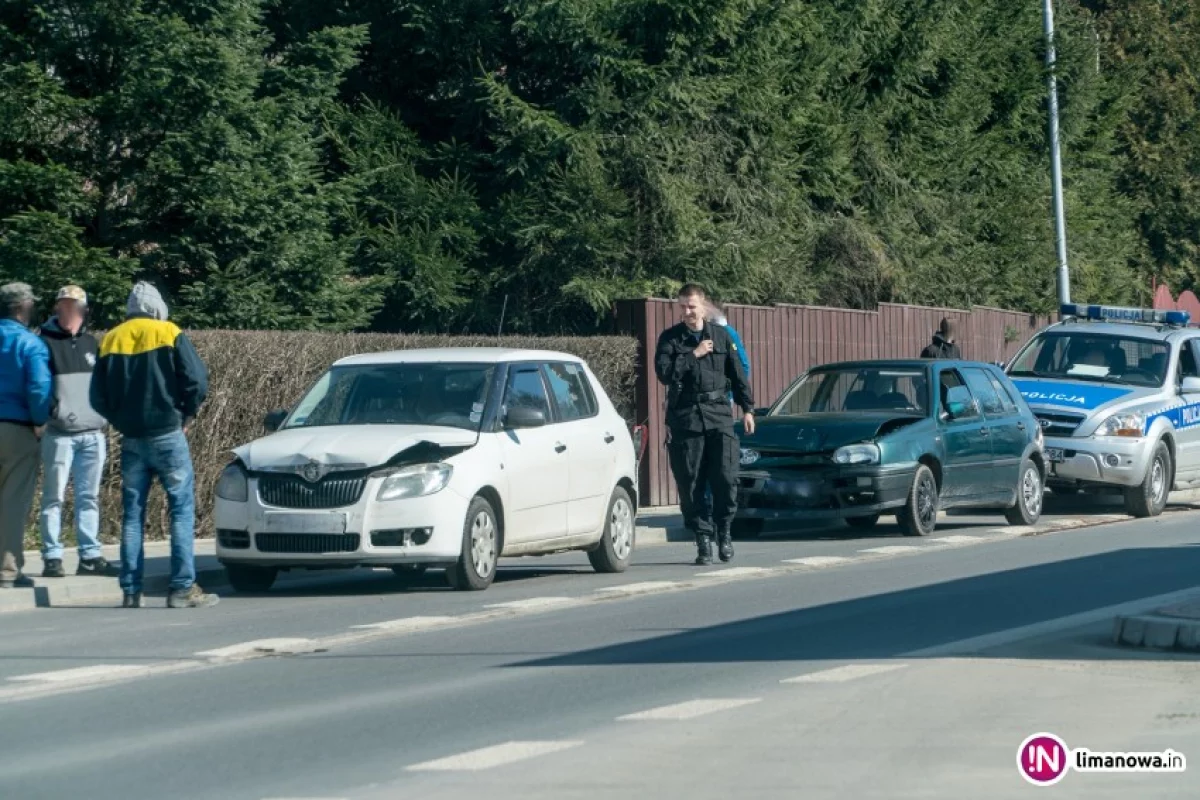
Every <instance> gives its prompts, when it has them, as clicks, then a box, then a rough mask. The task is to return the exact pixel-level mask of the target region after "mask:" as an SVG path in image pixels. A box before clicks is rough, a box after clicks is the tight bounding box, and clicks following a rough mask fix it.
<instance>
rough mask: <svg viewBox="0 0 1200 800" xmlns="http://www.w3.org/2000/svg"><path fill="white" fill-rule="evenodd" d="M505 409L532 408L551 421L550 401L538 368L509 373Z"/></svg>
mask: <svg viewBox="0 0 1200 800" xmlns="http://www.w3.org/2000/svg"><path fill="white" fill-rule="evenodd" d="M504 407H505V409H511V408H532V409H534V410H535V411H541V412H542V413H543V414H545V415H546V419H550V399H549V398H548V397H547V396H546V385H545V384H544V383H543V382H542V373H540V372H539V371H538V370H537V368H536V367H522V368H520V369H519V370H518V371H516V372H512V373H509V376H508V388H506V389H505V390H504Z"/></svg>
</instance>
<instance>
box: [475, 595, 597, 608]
mask: <svg viewBox="0 0 1200 800" xmlns="http://www.w3.org/2000/svg"><path fill="white" fill-rule="evenodd" d="M575 602H578V601H577V600H576V599H575V598H571V597H530V598H529V599H527V600H513V601H510V602H508V603H491V604H489V605H485V606H484V608H511V609H514V610H516V611H524V610H526V609H530V608H546V607H547V606H560V605H562V604H563V603H575Z"/></svg>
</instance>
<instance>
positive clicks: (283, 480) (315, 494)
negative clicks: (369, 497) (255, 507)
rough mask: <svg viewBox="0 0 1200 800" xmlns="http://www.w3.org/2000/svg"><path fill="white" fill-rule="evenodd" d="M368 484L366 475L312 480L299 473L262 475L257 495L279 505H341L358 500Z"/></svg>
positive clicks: (323, 506)
mask: <svg viewBox="0 0 1200 800" xmlns="http://www.w3.org/2000/svg"><path fill="white" fill-rule="evenodd" d="M366 485H367V479H366V478H337V477H328V478H324V479H323V480H320V481H317V482H316V483H309V482H308V481H306V480H304V479H303V478H300V477H298V476H296V475H263V476H260V477H259V479H258V497H259V499H260V500H262V502H263V503H265V504H266V505H269V506H276V507H277V508H305V509H308V508H341V507H343V506H352V505H354V504H355V503H357V502H358V499H359V498H360V497H362V493H363V489H365V488H366Z"/></svg>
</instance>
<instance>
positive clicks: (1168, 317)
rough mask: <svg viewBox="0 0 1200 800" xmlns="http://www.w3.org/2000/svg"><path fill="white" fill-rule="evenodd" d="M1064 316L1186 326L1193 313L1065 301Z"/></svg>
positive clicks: (1060, 311) (1062, 309)
mask: <svg viewBox="0 0 1200 800" xmlns="http://www.w3.org/2000/svg"><path fill="white" fill-rule="evenodd" d="M1059 313H1060V314H1061V315H1062V316H1063V317H1074V318H1075V319H1088V320H1094V321H1097V322H1100V321H1108V322H1141V323H1148V324H1151V325H1178V326H1186V325H1187V324H1188V323H1189V322H1190V321H1191V315H1190V314H1188V312H1186V311H1161V310H1158V309H1153V308H1128V307H1125V306H1095V305H1085V304H1083V303H1064V304H1063V305H1062V306H1060V307H1059Z"/></svg>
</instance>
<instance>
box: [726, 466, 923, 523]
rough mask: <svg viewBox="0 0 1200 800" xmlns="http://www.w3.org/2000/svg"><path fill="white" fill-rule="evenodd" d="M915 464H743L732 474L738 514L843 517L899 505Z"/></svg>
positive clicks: (748, 516)
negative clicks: (756, 467) (735, 476)
mask: <svg viewBox="0 0 1200 800" xmlns="http://www.w3.org/2000/svg"><path fill="white" fill-rule="evenodd" d="M916 471H917V464H915V463H912V464H900V465H889V466H878V465H872V466H846V467H839V466H833V465H828V466H821V467H814V468H802V469H797V468H780V469H770V470H754V469H744V470H742V471H741V473H740V474H739V476H738V509H737V516H738V518H741V519H765V520H773V519H778V520H822V519H845V518H847V517H861V516H868V515H871V514H881V513H886V512H888V511H893V510H895V509H898V508H900V507H901V506H903V505H904V503H905V501H906V500H907V499H908V494H909V490H910V489H911V488H912V482H913V477H914V476H915V475H916Z"/></svg>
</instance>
